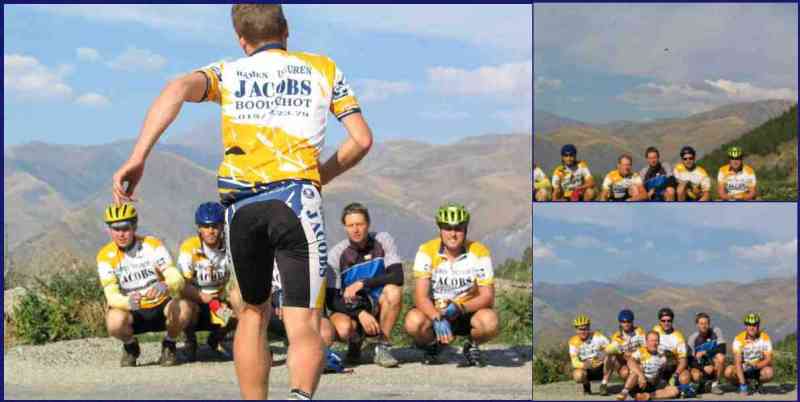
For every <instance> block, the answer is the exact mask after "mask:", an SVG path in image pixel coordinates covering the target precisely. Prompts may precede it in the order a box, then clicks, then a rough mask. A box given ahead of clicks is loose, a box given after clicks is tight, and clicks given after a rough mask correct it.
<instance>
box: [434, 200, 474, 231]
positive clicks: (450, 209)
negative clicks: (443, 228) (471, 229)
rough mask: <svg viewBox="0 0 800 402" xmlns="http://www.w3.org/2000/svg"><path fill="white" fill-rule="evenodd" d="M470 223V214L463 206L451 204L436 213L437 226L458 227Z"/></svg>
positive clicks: (443, 206) (440, 208)
mask: <svg viewBox="0 0 800 402" xmlns="http://www.w3.org/2000/svg"><path fill="white" fill-rule="evenodd" d="M467 223H469V212H467V209H466V208H464V206H463V205H461V204H458V203H455V202H449V203H447V204H445V205H442V206H441V207H439V209H438V210H437V211H436V224H438V225H450V226H458V225H461V224H467Z"/></svg>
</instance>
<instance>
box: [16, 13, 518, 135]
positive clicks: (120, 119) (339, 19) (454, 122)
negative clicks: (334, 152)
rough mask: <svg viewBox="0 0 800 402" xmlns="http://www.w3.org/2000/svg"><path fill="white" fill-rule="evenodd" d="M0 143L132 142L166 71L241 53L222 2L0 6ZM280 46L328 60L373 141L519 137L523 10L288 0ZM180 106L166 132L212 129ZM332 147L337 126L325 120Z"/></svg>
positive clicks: (213, 109)
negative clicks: (0, 115) (285, 35)
mask: <svg viewBox="0 0 800 402" xmlns="http://www.w3.org/2000/svg"><path fill="white" fill-rule="evenodd" d="M3 12H4V16H3V17H4V18H3V23H4V31H3V35H4V38H3V46H4V54H3V65H4V74H3V78H4V80H5V84H4V87H3V95H4V103H3V108H4V112H5V118H4V120H3V131H4V145H12V144H19V143H24V142H28V141H32V140H41V141H47V142H52V143H70V144H97V143H105V142H110V141H112V140H116V139H121V138H132V137H135V136H136V135H137V134H138V130H139V128H140V125H141V122H142V119H143V118H144V115H145V112H146V110H147V107H148V106H149V104H150V102H151V101H152V100H153V98H155V96H156V95H158V93H159V91H160V90H161V88H163V86H164V84H165V83H166V82H167V81H168V80H169V79H170V78H172V77H175V76H177V75H179V74H181V73H185V72H189V71H192V70H193V69H196V68H198V67H201V66H204V65H207V64H209V63H211V62H215V61H218V60H221V59H234V58H238V57H241V56H242V51H241V49H240V48H239V47H238V43H237V42H236V40H235V34H234V32H233V28H232V26H231V22H230V5H222V6H220V5H149V4H147V5H96V4H94V5H34V6H29V5H4V6H3ZM285 13H286V16H287V19H288V21H289V27H290V37H289V47H290V48H292V49H301V50H306V51H311V52H315V53H323V54H327V55H329V56H331V57H332V58H333V59H334V60H336V61H337V63H338V64H339V66H340V68H341V69H342V71H343V72H344V73H345V76H346V77H347V79H348V80H349V81H350V82H351V83H352V84H353V86H354V88H355V91H356V95H357V96H358V98H359V100H360V101H361V103H362V106H363V109H364V112H365V116H366V117H367V119H368V121H369V123H370V125H371V126H372V127H373V129H374V131H375V133H376V136H377V138H378V140H379V141H381V140H386V139H390V138H392V139H394V138H413V139H422V140H425V141H427V142H435V143H442V142H449V141H452V140H454V139H457V138H460V137H464V136H470V135H479V134H487V133H508V132H530V129H531V125H532V124H531V105H532V98H533V88H532V87H533V83H532V75H533V73H532V69H533V66H532V64H533V63H532V39H531V38H532V7H531V6H530V5H509V6H500V5H480V6H478V5H469V6H458V5H425V6H421V5H381V6H342V5H336V6H323V5H288V6H285ZM217 113H218V107H217V106H216V105H213V104H204V105H199V106H198V105H188V106H186V107H184V109H183V111H182V112H181V116H180V117H179V119H178V121H177V122H176V123H175V124H174V125H173V128H171V129H170V131H169V133H167V136H170V135H180V134H181V133H183V132H187V131H189V130H190V129H191V128H192V127H197V126H200V125H208V124H209V122H211V121H213V122H217V121H218V117H217V116H218V115H217ZM329 127H330V128H329V134H330V137H329V138H330V139H331V141H334V142H338V140H340V139H341V136H342V135H343V131H342V130H341V128H340V127H339V126H338V124H337V123H336V122H335V119H333V120H332V121H331V124H330V125H329Z"/></svg>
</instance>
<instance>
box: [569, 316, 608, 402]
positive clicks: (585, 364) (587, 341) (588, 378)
mask: <svg viewBox="0 0 800 402" xmlns="http://www.w3.org/2000/svg"><path fill="white" fill-rule="evenodd" d="M572 326H574V327H575V335H574V336H573V337H572V338H570V339H569V342H567V344H568V345H569V357H570V361H571V362H572V379H573V380H575V382H576V383H577V384H578V392H579V393H581V394H582V395H589V394H591V393H592V383H591V382H592V381H597V380H602V382H601V383H600V395H604V396H605V395H608V378H609V377H610V376H611V373H612V372H613V371H614V363H615V360H614V359H612V358H611V356H610V355H609V354H608V353H607V352H608V351H609V349H613V346H611V342H610V341H609V340H608V338H606V336H605V335H603V333H602V332H600V331H595V332H592V321H591V320H590V319H589V316H587V315H586V314H578V315H577V316H576V317H575V319H574V320H573V321H572Z"/></svg>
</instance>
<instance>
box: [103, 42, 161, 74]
mask: <svg viewBox="0 0 800 402" xmlns="http://www.w3.org/2000/svg"><path fill="white" fill-rule="evenodd" d="M166 64H167V59H166V58H165V57H164V56H161V55H159V54H156V53H154V52H153V51H151V50H149V49H139V48H136V47H129V48H128V49H126V50H125V51H124V52H122V53H121V54H120V55H119V56H117V57H116V58H115V59H114V60H112V61H109V62H108V63H107V65H108V66H109V67H111V68H113V69H115V70H123V71H156V70H160V69H161V68H163V67H164V66H165V65H166Z"/></svg>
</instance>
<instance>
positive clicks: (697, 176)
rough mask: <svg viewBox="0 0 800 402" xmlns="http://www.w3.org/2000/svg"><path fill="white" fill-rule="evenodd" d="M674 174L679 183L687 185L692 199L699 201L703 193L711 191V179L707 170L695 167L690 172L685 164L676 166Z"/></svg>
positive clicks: (673, 170)
mask: <svg viewBox="0 0 800 402" xmlns="http://www.w3.org/2000/svg"><path fill="white" fill-rule="evenodd" d="M672 174H673V176H675V179H676V180H678V182H679V183H687V187H686V189H687V192H688V195H689V197H690V198H693V199H699V198H700V197H702V196H703V193H704V192H706V191H709V190H710V189H711V178H710V177H709V176H708V173H707V172H706V170H705V169H703V168H702V167H700V166H697V165H695V167H694V169H692V170H689V169H687V168H686V166H685V165H684V164H683V163H677V164H675V167H674V168H673V169H672Z"/></svg>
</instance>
